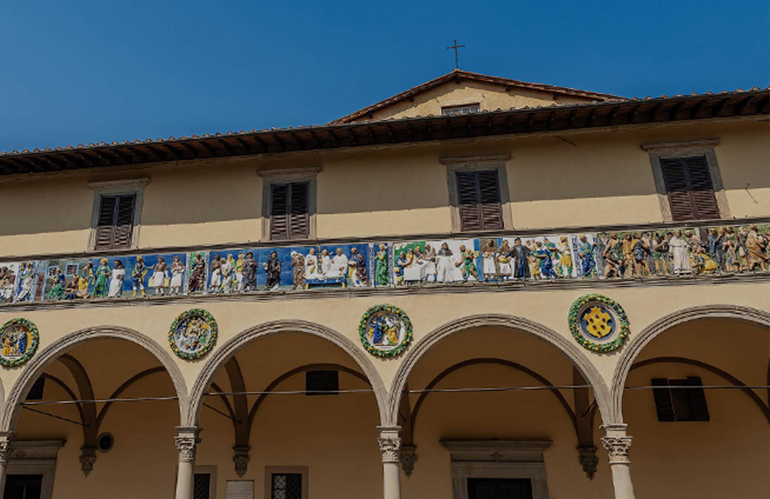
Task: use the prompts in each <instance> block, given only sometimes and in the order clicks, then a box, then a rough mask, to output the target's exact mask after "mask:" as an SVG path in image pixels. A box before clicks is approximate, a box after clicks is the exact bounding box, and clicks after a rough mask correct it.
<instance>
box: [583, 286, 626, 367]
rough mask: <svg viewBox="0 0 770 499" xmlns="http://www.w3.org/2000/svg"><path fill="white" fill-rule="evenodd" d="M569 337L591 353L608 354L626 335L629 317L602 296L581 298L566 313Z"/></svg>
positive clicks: (618, 305) (620, 343)
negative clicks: (567, 313)
mask: <svg viewBox="0 0 770 499" xmlns="http://www.w3.org/2000/svg"><path fill="white" fill-rule="evenodd" d="M569 328H570V331H572V336H574V337H575V339H576V340H577V341H578V343H580V344H581V345H583V346H584V347H585V348H587V349H589V350H591V351H594V352H602V353H603V352H611V351H613V350H615V349H616V348H619V347H620V346H621V345H622V344H623V342H624V341H625V340H626V337H627V336H628V317H626V312H625V311H624V310H623V307H621V306H620V304H619V303H618V302H616V301H615V300H613V299H611V298H608V297H606V296H604V295H598V294H591V295H585V296H581V297H580V298H578V299H577V300H575V303H573V304H572V307H570V310H569Z"/></svg>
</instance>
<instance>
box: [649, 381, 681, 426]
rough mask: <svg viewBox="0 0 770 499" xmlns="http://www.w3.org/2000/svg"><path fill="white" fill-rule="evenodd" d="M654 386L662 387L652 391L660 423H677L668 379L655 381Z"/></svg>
mask: <svg viewBox="0 0 770 499" xmlns="http://www.w3.org/2000/svg"><path fill="white" fill-rule="evenodd" d="M652 386H659V387H660V388H653V389H652V395H653V397H654V398H655V410H656V411H657V413H658V421H676V416H675V415H674V404H673V403H672V401H671V390H669V388H668V380H667V379H666V378H656V379H653V380H652Z"/></svg>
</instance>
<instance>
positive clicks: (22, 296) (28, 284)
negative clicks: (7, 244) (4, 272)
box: [13, 261, 42, 303]
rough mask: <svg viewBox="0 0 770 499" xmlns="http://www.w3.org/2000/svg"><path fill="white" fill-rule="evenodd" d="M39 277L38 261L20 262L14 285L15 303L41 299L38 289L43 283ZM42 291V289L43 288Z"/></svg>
mask: <svg viewBox="0 0 770 499" xmlns="http://www.w3.org/2000/svg"><path fill="white" fill-rule="evenodd" d="M41 281H42V280H41V279H40V278H39V270H38V262H34V261H26V262H21V263H19V268H18V275H17V278H16V281H15V285H14V294H13V301H14V303H25V302H31V301H35V300H36V299H40V296H41V295H40V293H39V292H38V290H39V289H40V286H41V284H42V282H41ZM41 291H42V290H41Z"/></svg>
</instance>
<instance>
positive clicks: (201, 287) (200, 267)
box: [182, 251, 209, 295]
mask: <svg viewBox="0 0 770 499" xmlns="http://www.w3.org/2000/svg"><path fill="white" fill-rule="evenodd" d="M208 262H209V254H208V252H206V251H193V252H190V253H187V271H186V273H185V275H184V276H183V278H182V280H183V282H184V284H185V291H186V292H187V294H191V295H194V294H203V293H205V292H206V289H207V285H208V280H209V279H208V274H209V271H208Z"/></svg>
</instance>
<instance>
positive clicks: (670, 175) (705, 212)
mask: <svg viewBox="0 0 770 499" xmlns="http://www.w3.org/2000/svg"><path fill="white" fill-rule="evenodd" d="M660 165H661V169H662V170H663V178H664V180H665V182H666V191H667V192H668V200H669V203H670V205H671V216H672V218H673V219H674V220H676V221H679V220H708V219H715V218H719V217H720V214H719V206H718V205H717V199H716V196H715V195H714V185H713V184H712V182H711V174H710V173H709V169H708V162H707V161H706V157H705V156H696V157H692V158H670V159H661V160H660Z"/></svg>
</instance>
